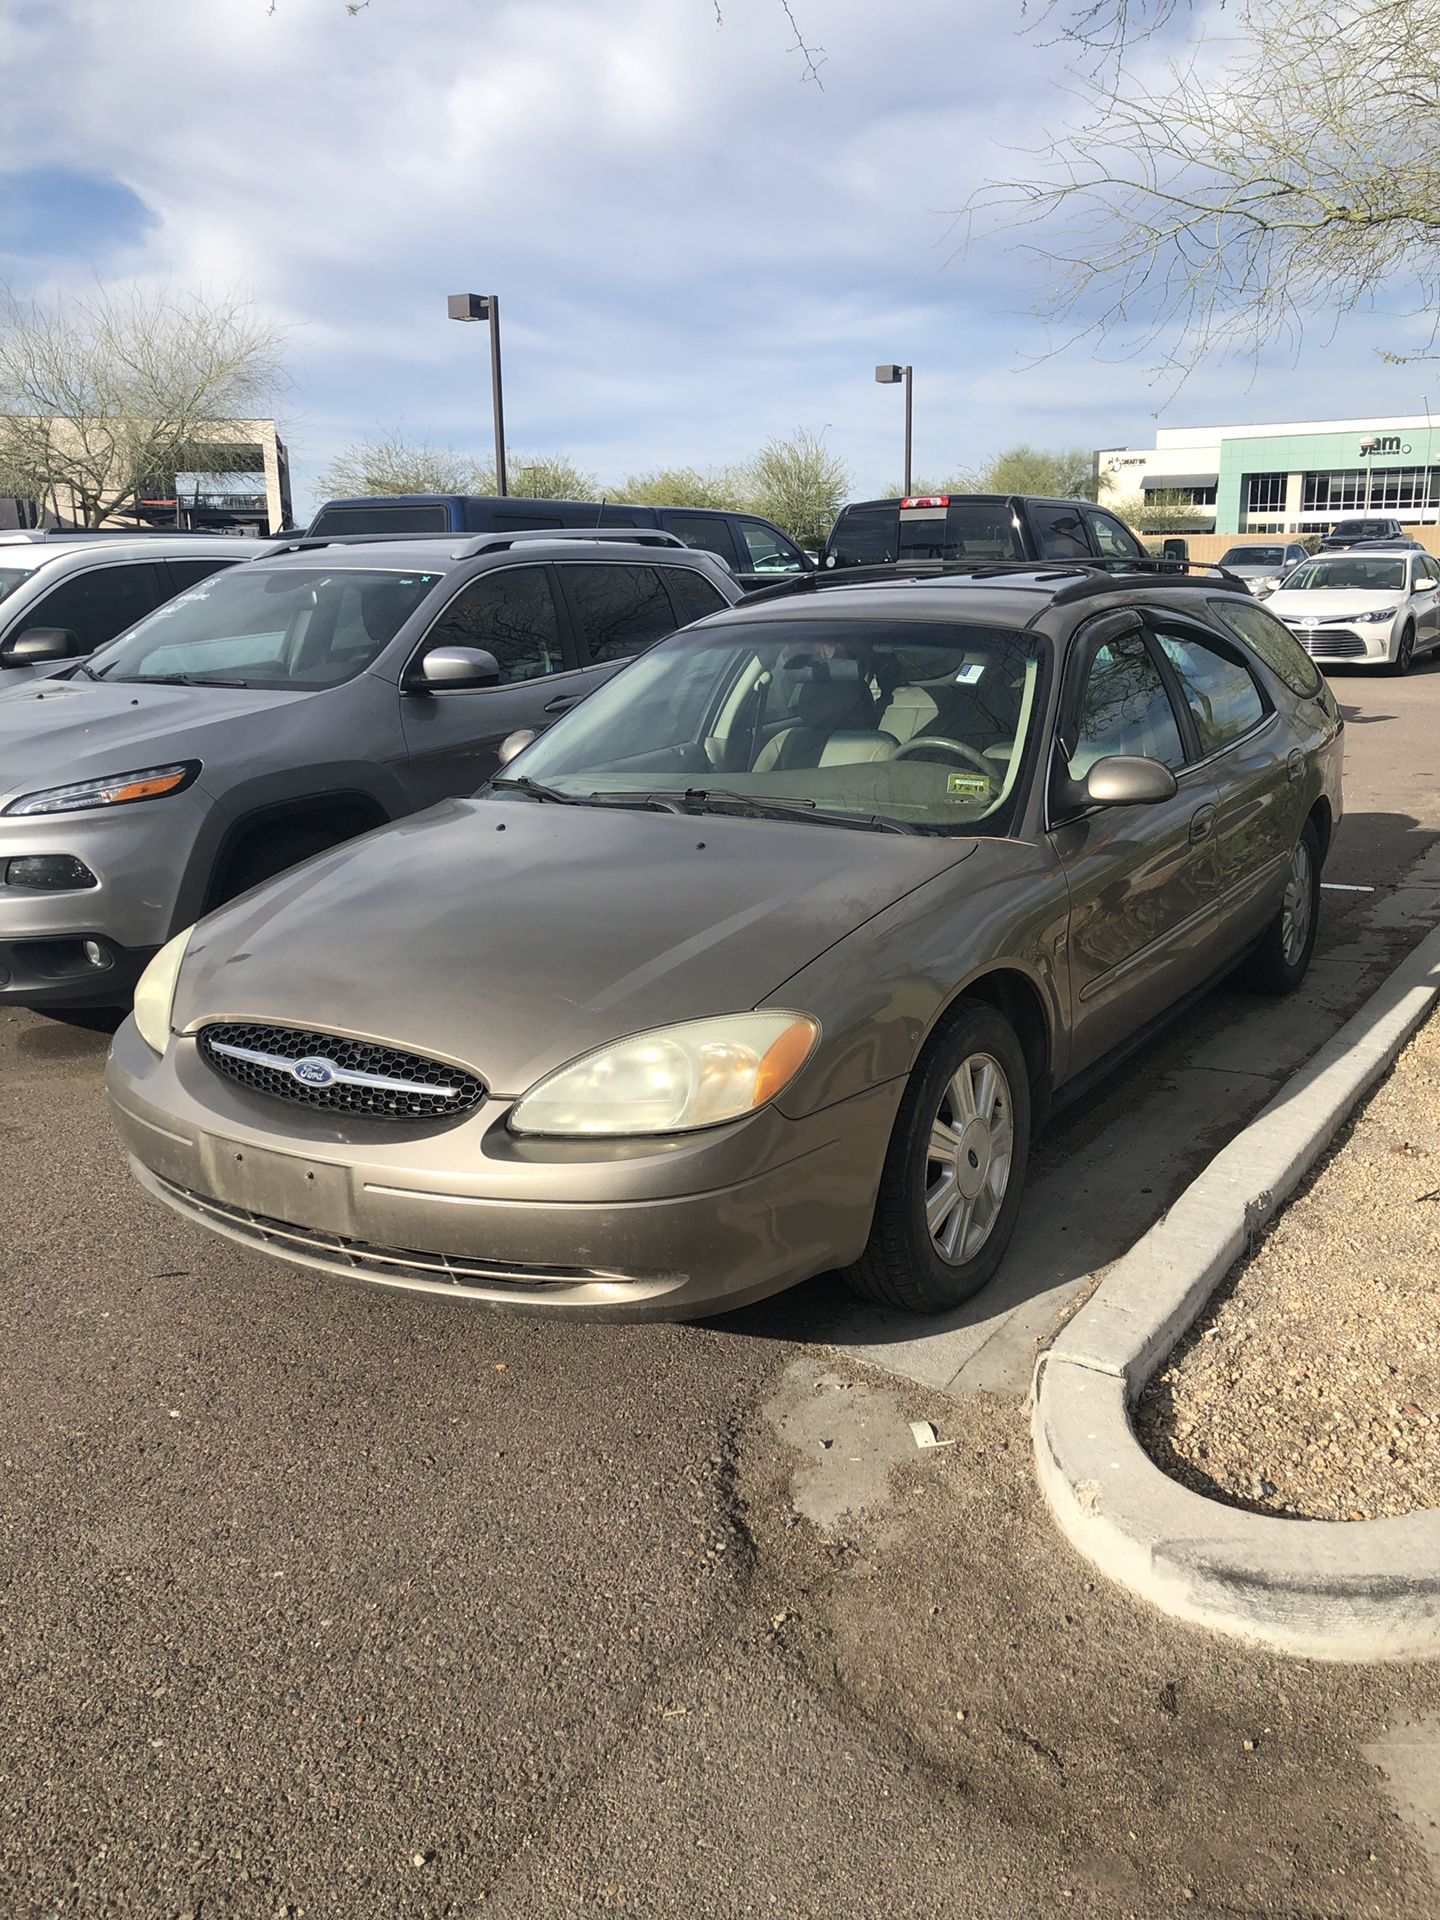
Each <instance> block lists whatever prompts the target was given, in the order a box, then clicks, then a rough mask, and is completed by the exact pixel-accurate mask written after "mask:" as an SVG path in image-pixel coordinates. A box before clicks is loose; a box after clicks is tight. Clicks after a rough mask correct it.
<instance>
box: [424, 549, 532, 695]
mask: <svg viewBox="0 0 1440 1920" xmlns="http://www.w3.org/2000/svg"><path fill="white" fill-rule="evenodd" d="M436 647H483V648H484V650H485V651H486V652H487V653H493V654H494V656H495V658H496V659H497V660H498V661H499V662H500V683H501V685H502V686H503V685H506V684H508V683H509V682H511V681H515V680H539V679H541V678H543V677H544V675H546V674H547V673H563V672H564V670H565V650H564V647H563V645H562V643H561V639H560V616H559V614H558V613H557V612H556V609H555V595H554V593H553V591H552V589H551V585H550V575H549V573H548V572H547V571H546V569H545V568H544V567H497V568H496V569H495V570H494V571H493V572H491V573H482V574H481V575H480V576H479V577H478V579H475V580H472V581H471V582H470V584H469V585H468V586H467V587H463V588H462V589H461V590H460V592H459V593H457V594H456V596H455V598H454V599H453V600H452V601H451V602H450V604H449V606H448V607H446V609H445V611H444V612H443V613H442V614H441V615H440V618H439V619H438V620H437V621H436V622H435V624H434V626H433V627H432V628H431V629H430V631H429V633H427V634H426V636H425V643H424V646H423V648H422V649H421V656H420V657H421V658H423V657H424V655H425V654H427V653H431V652H433V651H434V649H435V648H436Z"/></svg>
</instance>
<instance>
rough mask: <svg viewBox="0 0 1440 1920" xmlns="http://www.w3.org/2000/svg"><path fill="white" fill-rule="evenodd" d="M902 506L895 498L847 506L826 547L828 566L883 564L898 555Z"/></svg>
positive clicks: (826, 562) (896, 557)
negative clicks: (876, 503) (883, 501)
mask: <svg viewBox="0 0 1440 1920" xmlns="http://www.w3.org/2000/svg"><path fill="white" fill-rule="evenodd" d="M899 550H900V508H899V506H898V504H896V503H895V502H893V501H892V502H891V503H890V504H889V505H885V504H884V503H882V504H880V505H879V506H874V507H846V508H844V509H843V511H842V512H841V515H840V518H839V519H838V520H837V521H836V522H835V526H834V530H833V531H832V533H831V535H830V543H829V545H828V547H827V548H826V551H825V564H826V566H827V567H870V566H880V565H883V564H884V563H885V562H886V561H890V560H896V559H898V558H899Z"/></svg>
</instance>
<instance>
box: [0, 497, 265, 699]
mask: <svg viewBox="0 0 1440 1920" xmlns="http://www.w3.org/2000/svg"><path fill="white" fill-rule="evenodd" d="M271 545H272V543H271V542H270V541H269V540H256V539H250V538H247V537H245V536H243V535H238V534H216V535H213V536H205V535H197V534H184V533H177V534H173V535H169V534H160V533H150V534H145V533H139V534H135V535H134V536H131V537H127V536H124V535H116V534H94V535H89V536H85V535H77V536H64V537H58V538H57V537H56V536H55V535H53V534H50V535H47V534H43V533H35V532H30V531H24V532H10V533H0V693H4V692H6V691H8V690H9V689H10V688H12V687H18V686H20V685H22V684H23V683H24V682H26V681H28V680H32V679H34V678H36V676H37V675H39V674H41V673H48V672H51V671H53V669H54V667H55V666H56V664H57V663H58V662H61V661H65V660H78V659H83V658H84V656H85V655H86V654H88V653H93V652H94V651H95V649H96V647H101V646H104V644H105V642H106V641H107V640H113V639H114V638H115V635H116V634H117V633H122V632H123V631H124V630H125V628H126V627H128V626H132V625H133V624H134V622H135V621H137V620H140V619H143V618H144V616H145V615H146V614H147V613H153V612H154V610H155V608H156V607H158V606H159V605H161V603H162V602H163V601H166V600H169V599H170V598H171V596H172V595H174V594H177V593H182V592H184V590H185V589H186V588H187V587H193V586H195V585H196V584H197V583H198V582H199V581H201V580H205V579H208V578H209V576H210V575H211V574H212V573H217V572H219V570H220V569H221V568H222V567H233V566H235V565H236V564H237V563H238V562H239V561H241V560H248V559H250V558H251V556H252V555H254V554H257V553H265V552H268V551H269V549H270V547H271Z"/></svg>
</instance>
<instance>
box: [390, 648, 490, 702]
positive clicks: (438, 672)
mask: <svg viewBox="0 0 1440 1920" xmlns="http://www.w3.org/2000/svg"><path fill="white" fill-rule="evenodd" d="M409 684H410V686H411V688H412V689H413V690H414V691H415V692H418V693H457V692H459V691H461V690H462V689H464V688H466V687H471V688H473V687H495V686H498V685H499V684H500V662H499V661H498V660H497V659H496V658H495V656H494V654H493V653H487V652H486V651H485V649H484V647H436V648H434V649H433V650H432V651H431V652H430V653H427V654H426V655H425V657H424V659H423V660H421V662H420V665H419V667H418V668H417V669H416V671H415V672H414V674H413V675H412V676H411V679H410V683H409Z"/></svg>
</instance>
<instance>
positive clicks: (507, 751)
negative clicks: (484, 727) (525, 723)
mask: <svg viewBox="0 0 1440 1920" xmlns="http://www.w3.org/2000/svg"><path fill="white" fill-rule="evenodd" d="M539 738H540V736H539V734H538V733H537V732H536V731H535V729H534V727H517V728H516V730H515V732H514V733H507V734H506V736H505V738H504V739H503V740H502V741H501V742H500V751H499V752H498V753H497V754H496V756H495V757H496V759H497V760H498V761H499V763H500V765H501V766H502V767H508V766H509V764H510V762H511V761H512V760H513V759H514V758H515V756H516V755H517V754H520V753H523V752H524V751H525V749H526V747H528V746H529V744H530V742H531V741H532V740H538V739H539Z"/></svg>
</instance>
